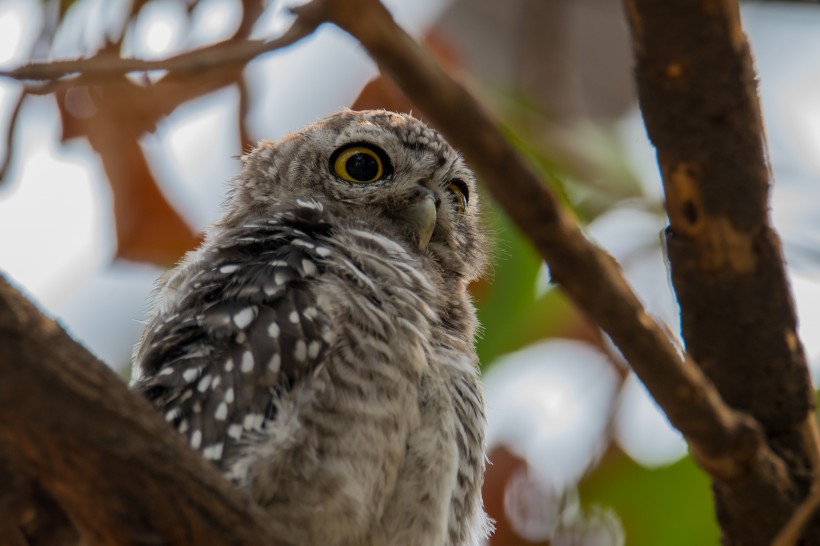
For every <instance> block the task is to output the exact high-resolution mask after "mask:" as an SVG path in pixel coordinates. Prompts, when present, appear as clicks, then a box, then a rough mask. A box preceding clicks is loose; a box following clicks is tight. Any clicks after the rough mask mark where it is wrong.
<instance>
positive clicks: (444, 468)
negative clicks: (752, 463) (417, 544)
mask: <svg viewBox="0 0 820 546" xmlns="http://www.w3.org/2000/svg"><path fill="white" fill-rule="evenodd" d="M436 289H437V287H436V285H435V283H434V282H433V281H432V280H431V278H430V277H429V275H427V274H425V272H424V270H423V267H422V265H421V263H420V261H419V258H418V256H416V255H414V254H413V253H412V252H411V250H409V249H407V248H405V247H404V246H403V245H402V244H400V243H398V242H396V241H395V240H393V239H391V238H390V237H389V236H386V235H383V234H379V233H376V232H373V231H372V230H368V229H367V226H365V225H361V224H357V223H356V222H355V221H352V220H351V221H348V220H346V219H338V218H334V217H333V216H332V215H331V214H330V213H328V212H327V210H326V209H325V208H324V207H323V206H322V204H321V203H319V202H318V201H314V200H312V199H296V200H293V201H292V202H289V203H283V204H281V206H280V207H279V208H276V209H274V210H273V211H272V212H269V214H268V215H266V216H265V217H255V218H252V219H248V220H246V221H244V222H242V223H241V224H240V225H238V226H235V227H232V228H229V229H226V228H217V229H216V230H215V231H213V232H212V233H211V234H210V236H209V238H208V240H207V242H206V243H205V244H204V245H203V247H202V248H201V249H199V250H197V251H195V252H192V253H190V254H189V255H188V256H187V257H186V259H185V260H184V261H183V263H182V264H181V265H180V266H179V267H178V268H177V270H176V271H175V273H174V274H173V275H172V276H171V277H170V278H169V279H167V281H166V283H165V285H164V287H161V288H160V292H159V298H160V300H162V305H161V307H160V308H159V311H158V312H157V314H156V315H155V316H154V317H153V319H152V320H151V322H150V323H149V324H148V326H147V328H146V334H145V337H144V339H143V341H142V343H141V346H140V348H139V350H138V352H137V356H136V362H135V371H136V374H137V377H136V380H135V385H134V388H135V390H138V391H140V392H142V393H144V395H145V396H147V397H148V398H149V399H151V400H152V401H153V403H154V404H155V405H156V406H158V407H159V408H160V410H161V411H162V412H163V413H164V415H165V418H166V420H167V421H169V422H170V423H171V424H172V425H173V426H174V427H175V428H176V429H177V430H179V431H180V432H181V433H183V434H185V435H186V436H187V437H188V439H189V441H190V443H191V445H192V447H194V448H196V449H199V450H200V451H201V452H202V453H203V455H204V456H205V457H206V458H208V459H210V460H212V461H214V462H215V463H216V464H218V465H220V467H221V468H222V469H223V471H225V473H226V475H227V476H228V477H229V478H232V479H233V480H234V481H236V482H237V483H238V484H240V485H241V486H242V487H244V488H246V489H247V490H248V491H250V492H251V494H252V496H253V497H254V498H255V500H256V501H257V502H259V503H260V504H262V505H263V506H268V507H277V508H276V509H277V510H279V511H281V512H282V514H283V516H282V517H284V514H285V513H288V512H289V511H290V510H297V509H298V508H299V507H300V506H302V505H301V504H299V503H300V502H301V503H304V509H306V510H310V509H311V508H310V505H311V503H314V504H315V503H318V502H324V503H325V504H326V506H325V508H324V510H326V511H327V512H328V514H331V513H333V511H334V510H337V511H339V513H344V514H347V515H346V516H345V518H349V519H350V525H351V526H355V525H359V526H364V527H367V525H370V524H368V523H367V521H368V520H369V518H372V516H373V514H374V513H381V514H383V517H382V519H383V521H382V523H381V524H380V525H382V527H380V528H379V529H378V530H371V532H373V533H383V534H385V535H386V536H396V534H397V533H398V534H401V533H406V532H410V531H411V530H410V529H402V528H401V526H402V525H422V526H424V527H425V528H429V529H433V530H434V531H431V533H432V535H430V536H431V537H432V539H431V540H433V541H432V542H427V543H430V544H433V543H443V542H444V541H448V540H449V542H450V543H452V544H455V543H462V541H463V540H464V539H465V538H467V537H466V535H465V533H466V534H469V532H468V531H465V529H464V528H465V527H467V526H469V525H471V524H472V523H474V521H476V518H480V517H482V512H481V509H480V495H479V494H478V492H477V491H476V488H480V482H481V476H480V473H481V471H482V469H483V451H482V449H483V445H482V443H483V411H482V409H481V400H480V393H479V391H478V383H477V378H476V377H475V372H474V370H471V369H470V368H471V367H472V366H473V364H474V355H472V353H470V354H469V355H467V356H466V357H464V356H457V357H455V358H453V357H452V355H451V354H450V353H455V351H454V350H453V348H452V347H447V346H446V345H447V336H446V335H442V334H441V331H440V327H441V324H440V319H439V316H440V310H436V309H434V308H433V307H432V302H434V301H437V300H436V294H435V290H436ZM465 358H466V360H467V361H468V362H467V363H466V366H464V365H456V364H452V363H457V362H463V361H464V360H465ZM448 363H450V364H448ZM444 368H446V369H444ZM465 381H466V383H465ZM462 419H468V420H470V422H469V423H466V424H465V423H461V422H460V421H461V420H462ZM466 464H469V465H470V468H464V466H465V465H466ZM425 468H426V469H427V470H426V471H425V472H424V475H423V476H418V475H416V474H417V473H418V471H419V469H425ZM300 480H311V483H314V484H316V483H320V484H324V485H323V488H324V489H321V490H317V491H316V492H315V494H316V495H318V497H316V498H312V497H311V496H310V494H309V491H313V489H311V487H308V486H306V485H305V484H304V483H302V482H301V481H300ZM351 480H352V481H351ZM300 484H301V485H300ZM300 487H301V491H302V493H301V495H302V496H303V497H306V498H299V499H298V501H297V502H294V497H295V496H296V495H298V493H296V492H294V491H296V490H297V489H298V488H300ZM334 488H335V489H334ZM465 488H466V489H465ZM397 496H401V498H399V499H397V498H396V497H397ZM337 498H338V499H342V500H339V501H338V504H339V506H343V505H344V506H347V505H350V506H354V505H355V506H358V505H361V506H364V507H366V509H365V508H362V509H359V510H358V511H356V510H353V508H350V506H347V507H346V508H344V509H343V508H338V507H337V508H334V506H335V505H334V504H333V503H335V502H337V501H335V500H333V499H337ZM321 499H324V500H321ZM476 499H478V500H476ZM353 501H355V502H353ZM476 502H477V503H478V504H476ZM345 503H347V504H345ZM374 504H375V506H374ZM419 506H423V507H426V508H422V509H421V510H419ZM448 506H449V508H448ZM411 508H413V509H415V510H417V514H416V516H415V522H408V520H407V518H406V511H407V510H408V509H411ZM271 509H273V508H271ZM351 510H353V511H352V512H351V513H349V514H348V511H351ZM442 518H443V519H442ZM428 520H429V521H428ZM468 520H469V521H468ZM473 527H475V525H473ZM436 529H437V531H436ZM293 532H294V533H296V534H295V535H294V536H297V537H301V538H300V539H299V540H307V541H317V540H325V538H326V537H324V536H323V535H321V534H315V533H319V531H315V530H314V531H310V533H314V534H304V535H299V534H298V532H297V531H293ZM304 532H305V533H307V532H308V531H304ZM328 533H330V531H328ZM444 535H449V536H448V537H447V538H445V536H444ZM374 536H375V535H374ZM328 540H329V538H328ZM327 543H330V542H327Z"/></svg>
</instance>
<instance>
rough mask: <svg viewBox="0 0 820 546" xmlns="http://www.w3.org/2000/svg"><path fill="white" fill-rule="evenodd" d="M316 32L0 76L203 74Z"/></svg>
mask: <svg viewBox="0 0 820 546" xmlns="http://www.w3.org/2000/svg"><path fill="white" fill-rule="evenodd" d="M315 29H316V26H313V25H311V24H310V23H309V22H307V21H305V20H302V19H296V21H294V22H293V24H292V25H291V26H290V28H288V30H287V31H285V33H284V34H282V35H281V36H279V37H277V38H273V39H269V40H243V41H231V40H227V41H224V42H219V43H216V44H213V45H209V46H205V47H202V48H199V49H194V50H191V51H186V52H185V53H180V54H179V55H174V56H172V57H168V58H167V59H159V60H153V61H147V60H141V59H123V58H121V57H118V56H115V55H111V54H110V53H105V54H101V55H96V56H94V57H89V58H87V59H76V60H66V61H48V62H42V63H30V64H27V65H25V66H21V67H19V68H15V69H13V70H5V71H0V77H6V78H12V79H15V80H36V81H55V80H61V79H63V78H65V77H67V76H71V75H73V74H81V75H82V76H83V78H84V81H85V82H87V81H88V79H90V78H96V79H101V78H111V77H115V76H123V75H125V74H128V73H130V72H148V71H151V70H167V71H169V72H185V73H187V72H202V71H206V70H211V69H214V68H219V67H221V66H225V65H233V64H240V65H241V64H244V63H247V62H248V61H250V60H252V59H254V58H255V57H258V56H259V55H262V54H263V53H269V52H271V51H274V50H277V49H281V48H283V47H286V46H289V45H291V44H293V43H295V42H298V41H299V40H301V39H302V38H304V37H305V36H308V35H309V34H311V33H312V32H313V31H314V30H315Z"/></svg>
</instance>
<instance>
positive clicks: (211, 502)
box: [0, 277, 277, 546]
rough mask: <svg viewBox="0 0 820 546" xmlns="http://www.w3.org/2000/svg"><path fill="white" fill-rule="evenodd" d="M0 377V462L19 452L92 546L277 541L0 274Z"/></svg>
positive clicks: (245, 502)
mask: <svg viewBox="0 0 820 546" xmlns="http://www.w3.org/2000/svg"><path fill="white" fill-rule="evenodd" d="M0 376H2V378H3V379H2V381H0V446H2V449H3V452H1V453H0V462H2V461H4V460H5V458H6V457H13V460H19V461H22V463H21V464H24V465H25V471H26V472H28V473H30V475H32V476H36V478H37V481H38V484H39V485H40V486H41V487H42V488H43V489H44V490H45V491H47V492H48V494H49V495H50V496H51V497H52V498H53V499H54V501H56V503H57V504H58V505H59V506H60V508H61V509H62V510H63V511H64V512H65V514H66V515H67V516H68V517H69V519H70V520H71V522H72V523H73V524H74V526H75V527H76V528H77V530H79V532H80V533H81V536H82V537H83V538H85V539H87V540H88V542H87V543H88V544H105V545H108V544H111V545H113V544H119V545H130V544H159V543H162V544H173V545H179V546H182V545H191V546H194V545H200V544H246V545H259V546H262V545H266V546H267V545H271V544H277V542H276V535H275V532H274V530H272V529H271V528H270V527H269V525H268V524H267V522H266V517H265V514H264V512H263V511H262V510H261V509H260V508H257V507H255V506H254V505H253V504H252V503H251V502H250V500H249V499H247V498H245V497H244V496H243V495H242V494H241V493H240V492H239V491H238V490H236V489H235V488H234V487H232V486H231V485H230V484H228V483H227V482H226V481H225V480H224V479H223V478H222V477H221V476H220V475H219V473H218V472H217V471H216V469H215V468H214V467H213V465H211V464H210V463H208V462H206V461H205V460H204V459H202V457H200V456H199V455H197V454H196V453H194V452H193V451H192V450H191V449H190V448H189V447H188V446H187V445H186V444H185V443H184V441H183V440H182V438H181V437H180V436H179V435H178V434H177V433H176V432H174V430H172V429H171V427H170V426H168V425H167V424H166V423H165V422H163V420H162V418H161V416H160V415H159V414H157V412H156V411H155V410H154V409H153V408H152V407H150V405H149V404H148V402H146V401H145V400H142V399H141V398H138V397H137V396H135V395H133V394H132V393H130V392H129V391H128V389H127V388H126V387H125V385H123V383H122V381H121V380H120V379H119V378H118V377H117V376H116V375H114V373H112V372H111V370H110V369H108V368H107V367H106V366H105V365H104V364H103V363H101V362H99V361H98V360H96V359H95V358H94V357H93V356H92V355H91V354H89V353H88V352H87V351H86V350H85V349H83V348H82V347H81V346H80V345H78V344H77V343H76V342H75V341H73V340H72V339H71V338H70V337H69V336H68V335H67V334H66V333H65V332H64V331H63V330H62V328H60V327H59V325H57V324H56V323H55V322H54V321H52V320H50V319H48V318H46V317H44V316H43V315H42V314H41V313H40V312H39V311H38V310H37V309H36V308H35V307H34V306H33V305H32V304H31V303H30V302H28V301H27V300H26V299H25V298H24V297H23V296H22V295H21V294H20V293H19V292H17V290H15V289H14V288H13V287H12V286H11V285H9V284H8V283H7V282H6V281H5V279H3V278H2V277H0ZM8 493H9V492H8V491H5V490H4V491H3V493H2V494H3V495H5V494H8ZM3 524H4V525H9V522H7V521H4V522H3Z"/></svg>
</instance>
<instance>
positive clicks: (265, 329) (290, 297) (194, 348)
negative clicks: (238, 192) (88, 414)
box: [134, 201, 332, 463]
mask: <svg viewBox="0 0 820 546" xmlns="http://www.w3.org/2000/svg"><path fill="white" fill-rule="evenodd" d="M300 205H301V206H299V207H297V208H294V209H289V210H281V211H279V212H277V213H276V214H274V215H273V216H269V217H267V218H264V219H256V220H254V221H248V222H245V223H244V224H243V225H241V226H239V227H237V228H235V229H233V230H231V231H229V232H228V233H226V234H225V235H224V236H223V237H220V239H219V240H217V241H214V243H213V244H212V245H210V246H209V247H208V248H207V250H205V254H204V256H202V257H201V263H202V264H203V265H201V266H200V267H195V268H194V269H193V273H192V275H191V276H190V278H187V279H185V280H184V281H183V282H182V283H180V286H179V288H178V289H177V291H178V294H179V296H178V297H179V298H180V299H179V302H178V304H177V305H175V306H174V308H172V309H170V310H168V311H167V312H166V313H165V314H160V315H159V316H157V317H155V319H154V320H153V322H152V323H151V324H149V327H148V329H147V335H146V337H145V340H144V341H143V343H142V346H141V349H140V350H139V352H138V358H137V366H138V367H139V368H140V369H141V371H142V373H141V376H140V377H139V379H138V380H137V382H136V383H135V385H134V389H135V390H136V391H138V392H141V393H143V394H144V395H145V396H146V397H147V398H149V399H150V400H151V401H152V402H153V403H154V404H155V405H156V406H157V407H158V408H159V409H160V410H161V411H162V412H163V413H164V415H165V419H166V420H167V421H169V422H170V423H172V424H173V426H174V427H175V428H176V429H177V430H179V431H180V432H182V433H184V434H186V435H187V436H188V439H189V441H190V443H191V445H192V447H194V448H196V449H200V450H201V451H202V453H203V455H204V456H205V457H206V458H208V459H210V460H213V461H215V462H217V463H219V462H221V461H222V460H223V458H225V457H226V456H227V455H228V451H229V450H230V448H231V446H234V445H236V443H237V442H239V441H240V439H242V437H243V435H246V434H248V433H252V432H254V431H256V432H258V431H261V430H262V429H263V428H264V427H265V426H266V423H268V422H269V421H271V420H274V419H276V414H277V399H278V396H279V395H280V394H281V393H282V392H283V391H285V390H289V389H291V388H292V387H293V386H294V385H295V384H297V383H298V382H300V381H302V380H303V379H304V378H306V377H308V376H309V374H310V373H311V372H312V371H313V370H315V369H316V368H317V367H318V366H319V365H320V364H321V363H322V362H323V360H324V359H325V358H326V355H327V351H328V347H329V344H330V342H331V336H332V330H331V328H330V324H329V323H328V318H327V316H326V315H325V314H323V313H320V312H319V309H318V307H317V302H316V300H315V295H314V293H313V291H312V286H311V283H312V282H315V280H316V279H315V278H316V277H317V275H319V274H320V273H321V268H322V265H321V261H322V258H323V257H324V256H326V255H327V253H328V249H327V248H326V247H323V246H321V245H320V244H319V243H317V238H318V237H321V236H323V235H327V233H328V231H329V229H330V228H329V225H328V223H327V221H326V218H325V217H324V211H323V208H322V206H321V204H319V203H318V202H314V201H304V202H300Z"/></svg>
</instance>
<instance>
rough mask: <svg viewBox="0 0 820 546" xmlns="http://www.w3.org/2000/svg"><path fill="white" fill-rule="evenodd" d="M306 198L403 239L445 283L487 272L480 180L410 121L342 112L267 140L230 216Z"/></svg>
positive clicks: (246, 172)
mask: <svg viewBox="0 0 820 546" xmlns="http://www.w3.org/2000/svg"><path fill="white" fill-rule="evenodd" d="M298 198H303V199H304V198H312V199H316V200H318V201H320V202H321V203H322V204H323V205H324V207H325V208H326V209H327V210H328V211H329V212H331V213H333V214H334V215H335V216H336V217H337V218H338V219H339V221H340V222H351V223H352V224H357V225H359V226H361V225H362V224H364V225H365V226H366V227H367V228H368V229H372V230H375V231H378V232H381V233H384V234H386V235H389V236H391V237H393V238H395V239H398V240H401V241H403V242H404V243H405V245H404V246H405V247H407V248H408V250H410V251H412V252H417V253H419V254H420V255H424V256H426V257H428V258H432V260H433V261H434V262H435V263H437V264H438V265H439V266H440V267H441V270H442V272H443V274H445V275H447V276H455V277H457V278H458V279H461V280H464V281H470V280H472V279H474V278H475V277H477V276H478V275H479V274H480V272H481V269H482V267H483V264H484V261H485V256H484V237H483V234H482V231H481V227H480V224H479V220H478V210H479V208H478V192H477V191H476V186H475V178H474V176H473V174H472V173H471V172H470V170H469V169H468V168H467V167H466V166H465V165H464V162H463V161H462V159H461V158H460V156H459V155H458V154H457V153H456V152H455V151H454V150H453V149H452V148H451V147H450V146H449V145H448V144H447V143H446V142H445V141H444V139H443V138H442V136H441V135H440V134H439V133H438V132H436V131H434V130H432V129H430V128H429V127H427V126H426V125H424V124H423V123H422V122H420V121H418V120H416V119H414V118H412V117H410V116H408V115H403V114H396V113H392V112H386V111H365V112H355V111H351V110H344V111H341V112H338V113H336V114H333V115H331V116H329V117H327V118H324V119H322V120H320V121H318V122H316V123H315V124H313V125H310V126H308V127H307V128H305V129H304V130H302V131H300V132H298V133H294V134H291V135H288V136H286V137H285V138H283V139H281V140H279V141H275V142H271V141H266V142H262V143H261V144H260V146H259V147H258V148H256V149H255V150H254V151H253V152H252V153H250V154H249V155H247V156H245V157H244V158H243V170H242V173H241V174H240V175H239V176H238V177H237V178H236V179H235V181H234V189H233V193H232V196H231V199H230V201H229V207H228V213H227V215H226V218H229V219H230V220H231V221H235V220H241V219H242V218H243V217H245V216H248V215H254V216H256V215H263V216H264V215H265V209H266V208H267V207H270V206H272V205H274V204H278V203H280V202H281V201H282V200H285V199H298Z"/></svg>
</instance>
